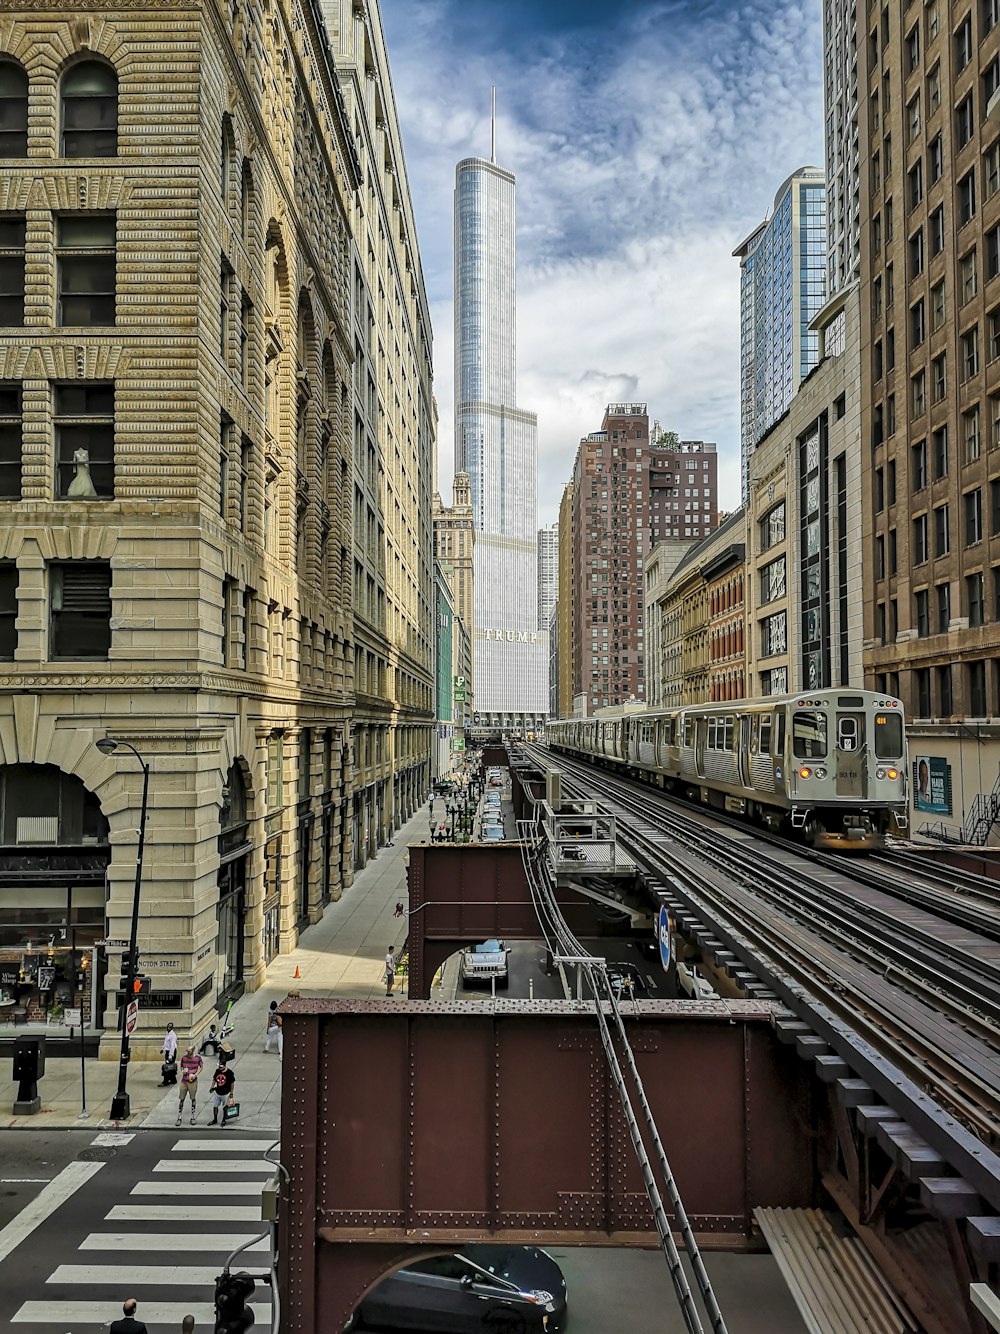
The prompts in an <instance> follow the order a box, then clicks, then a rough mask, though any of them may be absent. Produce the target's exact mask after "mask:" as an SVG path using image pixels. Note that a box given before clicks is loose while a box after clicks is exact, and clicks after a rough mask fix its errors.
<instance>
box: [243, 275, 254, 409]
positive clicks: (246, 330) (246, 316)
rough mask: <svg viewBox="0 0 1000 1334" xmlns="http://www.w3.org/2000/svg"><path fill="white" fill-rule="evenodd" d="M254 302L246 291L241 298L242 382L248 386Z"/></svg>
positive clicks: (244, 385)
mask: <svg viewBox="0 0 1000 1334" xmlns="http://www.w3.org/2000/svg"><path fill="white" fill-rule="evenodd" d="M252 319H253V303H252V302H251V300H250V298H249V297H248V296H247V294H246V292H244V293H243V294H242V297H241V298H240V384H241V385H243V387H244V388H246V385H247V383H248V380H249V376H250V323H251V320H252Z"/></svg>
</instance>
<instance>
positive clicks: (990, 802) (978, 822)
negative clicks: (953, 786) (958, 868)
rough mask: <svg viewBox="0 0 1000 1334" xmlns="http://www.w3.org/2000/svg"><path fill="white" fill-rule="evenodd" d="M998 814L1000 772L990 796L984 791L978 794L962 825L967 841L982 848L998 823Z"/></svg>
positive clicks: (999, 809)
mask: <svg viewBox="0 0 1000 1334" xmlns="http://www.w3.org/2000/svg"><path fill="white" fill-rule="evenodd" d="M998 816H1000V773H998V774H997V780H996V782H995V783H994V784H993V791H992V792H991V793H989V795H988V796H987V795H986V794H985V793H983V792H979V793H977V794H976V799H975V801H974V802H973V803H972V809H971V810H970V811H969V816H968V819H967V820H966V821H965V824H964V825H963V826H962V827H963V829H964V831H965V835H966V838H965V841H966V842H967V843H971V844H973V845H974V846H975V847H980V848H981V847H982V846H983V844H984V843H985V842H986V840H987V839H988V838H989V836H990V830H991V829H992V828H993V826H994V825H995V824H996V822H997V817H998Z"/></svg>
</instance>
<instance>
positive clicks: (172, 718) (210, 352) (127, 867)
mask: <svg viewBox="0 0 1000 1334" xmlns="http://www.w3.org/2000/svg"><path fill="white" fill-rule="evenodd" d="M350 12H351V13H352V14H353V10H351V11H350ZM376 21H377V20H376ZM367 22H370V20H368V19H361V18H352V26H351V31H350V33H349V34H348V35H347V36H349V38H350V40H347V37H345V34H344V33H342V32H339V31H338V30H337V29H336V27H335V26H334V25H332V24H331V29H332V37H333V47H332V48H331V45H330V42H329V41H328V39H327V36H326V34H325V33H324V32H323V29H322V18H321V16H320V13H319V10H318V7H317V4H316V3H315V0H227V3H222V0H201V3H197V4H196V3H193V0H186V2H185V0H177V3H170V0H158V2H157V4H156V5H155V6H153V7H142V6H137V5H134V4H129V3H125V2H124V0H118V3H115V0H103V3H97V2H96V0H78V3H76V4H75V5H74V6H73V7H72V8H69V7H67V6H66V5H65V4H57V3H52V4H47V3H44V0H34V2H33V3H32V4H30V6H29V5H26V4H20V5H19V4H18V3H16V0H0V97H2V98H3V99H4V106H5V110H6V112H7V115H6V117H5V119H4V121H3V125H2V127H0V130H2V132H0V157H2V158H3V170H2V172H0V233H2V235H3V238H4V245H3V247H2V248H0V475H2V480H0V496H2V499H0V516H2V520H3V522H2V525H0V627H2V628H0V658H3V659H5V660H6V661H5V662H4V664H3V670H2V672H0V895H2V900H3V909H4V910H3V912H2V915H0V924H2V925H0V986H2V987H3V989H4V991H5V993H8V994H9V995H11V996H12V997H13V998H14V999H15V1000H16V1001H17V1002H18V1003H20V1004H22V1005H23V1006H24V1008H25V1009H26V1010H27V1017H28V1019H29V1020H39V1019H44V1016H45V1014H46V1013H47V1012H48V1013H50V1014H51V1012H52V1010H53V1009H57V1008H58V1007H59V1006H60V1005H62V1004H80V1003H82V1004H83V1006H84V1008H85V1010H86V1012H87V1018H88V1021H89V1024H90V1028H91V1030H92V1031H93V1030H96V1031H100V1030H101V1028H102V1027H104V1026H107V1027H108V1028H109V1029H110V1033H109V1035H108V1043H107V1045H108V1047H109V1048H110V1047H113V1046H114V1043H115V1041H116V1040H117V1039H116V1035H115V1033H114V1028H115V1017H116V1016H115V1003H116V990H117V987H118V984H119V980H118V972H119V969H118V963H119V961H120V955H119V954H116V953H114V952H113V948H112V949H105V948H104V947H99V946H96V945H95V943H94V942H95V941H97V940H100V939H103V938H105V937H110V938H112V939H115V938H125V937H127V936H128V934H129V931H128V928H129V917H130V913H131V905H132V886H133V878H134V874H135V857H136V830H137V828H138V825H139V819H140V815H139V812H140V797H141V790H142V773H141V770H140V767H139V764H138V762H137V760H136V759H135V757H134V756H133V755H132V754H131V752H130V751H127V750H125V749H119V750H118V751H117V752H116V753H115V754H112V755H104V754H102V753H99V752H98V751H97V749H96V748H95V745H94V743H95V742H96V741H97V740H98V739H100V738H102V737H104V736H112V737H115V738H118V739H120V740H121V741H123V742H126V743H128V744H129V745H130V746H134V747H135V749H136V751H137V752H138V753H139V755H140V756H141V757H142V759H143V760H144V761H145V762H146V763H147V764H148V765H149V769H150V779H149V804H148V819H147V823H146V851H145V865H144V875H143V880H142V890H141V899H140V916H139V935H138V942H139V950H140V954H141V970H142V971H144V972H146V973H148V974H149V975H150V977H151V979H152V995H151V996H150V998H149V1005H148V1007H147V1008H146V1009H145V1010H144V1011H143V1013H142V1016H141V1021H140V1029H139V1033H138V1035H137V1036H138V1038H139V1039H140V1041H139V1047H140V1049H142V1047H143V1046H144V1045H148V1046H149V1048H150V1050H153V1049H155V1048H154V1045H153V1041H152V1037H153V1034H154V1033H155V1034H156V1035H158V1034H159V1033H160V1032H161V1031H162V1026H163V1023H164V1022H165V1021H166V1020H167V1019H171V1020H173V1022H174V1023H175V1025H176V1026H177V1028H178V1029H179V1030H180V1031H181V1032H182V1033H186V1032H195V1033H196V1032H198V1031H200V1030H201V1029H202V1028H203V1027H204V1026H205V1025H206V1024H207V1022H208V1019H209V1018H210V1017H211V1015H212V1013H213V1012H214V1008H215V1006H216V1004H217V1003H218V1002H219V1001H220V1000H222V999H225V998H226V997H231V996H235V995H237V994H239V992H240V991H241V990H242V989H244V988H250V989H252V988H254V987H256V986H257V985H259V983H260V982H261V980H262V978H263V976H264V973H265V969H266V966H267V961H268V959H269V958H271V957H273V956H274V954H276V953H278V952H280V951H284V950H287V949H289V948H291V947H292V946H293V945H294V943H295V941H296V940H297V938H298V935H299V932H300V930H301V929H302V927H303V926H305V925H307V924H308V923H309V922H311V921H315V920H316V919H317V918H318V917H319V916H320V915H321V913H322V910H323V906H324V904H325V903H326V902H328V901H329V900H330V899H331V898H333V897H337V896H339V894H340V893H341V892H342V890H343V889H344V887H345V886H346V885H349V884H350V881H351V878H352V874H353V870H354V868H355V867H356V866H358V865H360V864H362V863H363V861H364V860H365V858H366V857H368V856H370V855H372V854H373V853H374V852H375V850H376V848H377V846H378V844H379V843H380V842H381V841H383V840H384V839H385V838H386V837H387V835H388V833H389V831H390V829H391V828H392V826H393V825H394V824H396V823H398V822H400V821H401V820H402V819H404V818H405V817H406V816H407V815H408V814H409V813H410V812H411V811H412V810H413V808H414V806H415V803H416V802H417V801H418V799H419V798H420V796H422V794H423V792H424V791H425V789H426V785H427V781H428V776H429V753H430V733H431V722H432V719H433V702H432V625H431V608H432V594H431V574H430V570H431V559H432V550H431V537H430V523H431V520H430V460H431V456H432V431H433V415H432V401H431V394H430V328H429V323H428V319H427V312H426V302H425V298H424V293H423V288H422V280H421V277H420V262H419V256H418V254H417V248H416V237H415V231H414V228H413V223H412V217H411V213H410V207H409V201H408V199H407V198H406V197H405V172H404V170H403V168H402V160H401V150H400V148H399V142H398V133H397V132H396V129H395V114H394V107H393V104H392V97H391V92H390V91H389V78H388V70H387V66H386V63H385V53H384V50H383V49H382V46H381V44H380V42H379V43H376V44H375V45H373V46H371V47H369V45H368V43H367V42H365V41H364V40H363V33H362V32H360V31H359V28H358V25H359V24H361V25H362V26H363V25H364V24H365V23H367ZM362 49H363V50H364V58H363V60H362V58H361V57H360V56H359V57H358V59H357V60H355V59H354V55H353V53H354V51H356V50H357V51H361V50H362ZM335 62H336V63H335ZM338 64H339V66H340V67H341V75H340V78H338V75H337V68H336V66H337V65H338ZM342 86H343V89H345V90H346V97H345V92H344V91H342ZM105 877H106V881H105ZM45 940H47V941H48V945H47V947H44V948H40V944H39V942H42V941H45ZM144 1034H148V1035H149V1037H150V1041H149V1042H148V1044H143V1042H142V1038H143V1035H144ZM155 1045H156V1046H157V1047H158V1041H156V1043H155Z"/></svg>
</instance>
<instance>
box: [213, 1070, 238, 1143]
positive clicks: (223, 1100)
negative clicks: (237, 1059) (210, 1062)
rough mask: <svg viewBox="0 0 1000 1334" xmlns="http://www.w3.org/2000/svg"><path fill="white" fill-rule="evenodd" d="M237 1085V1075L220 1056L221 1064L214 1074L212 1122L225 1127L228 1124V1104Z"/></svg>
mask: <svg viewBox="0 0 1000 1334" xmlns="http://www.w3.org/2000/svg"><path fill="white" fill-rule="evenodd" d="M235 1087H236V1076H235V1075H234V1074H233V1072H232V1070H230V1068H229V1066H228V1065H227V1064H226V1063H225V1061H224V1060H222V1058H221V1057H220V1058H219V1066H218V1069H217V1070H216V1072H215V1074H214V1075H213V1076H212V1121H211V1124H212V1125H213V1126H214V1125H217V1124H218V1125H221V1126H222V1127H223V1129H225V1125H226V1105H227V1103H230V1102H232V1100H233V1089H234V1088H235Z"/></svg>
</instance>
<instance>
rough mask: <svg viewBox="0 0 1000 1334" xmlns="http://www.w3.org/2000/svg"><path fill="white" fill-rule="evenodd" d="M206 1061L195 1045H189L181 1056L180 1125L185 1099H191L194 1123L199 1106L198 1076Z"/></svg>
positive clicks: (178, 1111)
mask: <svg viewBox="0 0 1000 1334" xmlns="http://www.w3.org/2000/svg"><path fill="white" fill-rule="evenodd" d="M204 1064H205V1062H204V1061H203V1060H202V1059H201V1057H200V1056H199V1055H198V1053H197V1052H196V1051H195V1049H194V1047H188V1048H187V1049H186V1050H185V1052H184V1055H183V1056H182V1057H181V1087H180V1101H179V1102H178V1103H177V1124H178V1125H180V1123H181V1117H182V1116H183V1115H184V1099H185V1098H190V1099H191V1124H192V1125H194V1122H195V1117H196V1116H197V1114H198V1113H197V1108H198V1076H199V1075H200V1074H201V1071H202V1067H203V1066H204Z"/></svg>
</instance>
